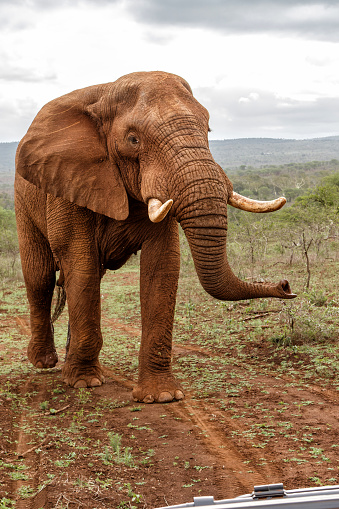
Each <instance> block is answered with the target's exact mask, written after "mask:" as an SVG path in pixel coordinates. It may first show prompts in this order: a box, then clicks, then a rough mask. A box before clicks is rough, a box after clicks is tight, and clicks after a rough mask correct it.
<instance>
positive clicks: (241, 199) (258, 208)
mask: <svg viewBox="0 0 339 509" xmlns="http://www.w3.org/2000/svg"><path fill="white" fill-rule="evenodd" d="M285 203H286V198H284V197H283V196H281V197H280V198H277V199H276V200H272V201H258V200H251V199H250V198H246V196H241V194H238V193H236V192H234V191H233V195H232V196H231V197H230V198H228V204H229V205H232V207H235V208H237V209H241V210H246V211H247V212H259V213H260V212H274V211H275V210H279V209H281V207H283V206H284V205H285Z"/></svg>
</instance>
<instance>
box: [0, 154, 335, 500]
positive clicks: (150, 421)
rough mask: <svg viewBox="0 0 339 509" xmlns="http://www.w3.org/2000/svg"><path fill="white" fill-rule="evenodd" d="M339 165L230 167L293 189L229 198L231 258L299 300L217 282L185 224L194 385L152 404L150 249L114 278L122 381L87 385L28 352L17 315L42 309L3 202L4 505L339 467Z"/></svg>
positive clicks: (180, 317)
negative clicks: (143, 329) (267, 210)
mask: <svg viewBox="0 0 339 509" xmlns="http://www.w3.org/2000/svg"><path fill="white" fill-rule="evenodd" d="M338 166H339V163H338V162H335V161H332V162H328V163H318V165H316V163H308V164H306V165H303V166H302V165H299V164H298V165H285V166H282V167H270V168H263V169H262V170H255V169H253V168H252V169H247V168H244V167H243V168H241V169H239V171H238V172H237V173H232V172H231V174H230V173H229V172H228V173H229V176H230V178H231V180H232V181H233V183H234V188H235V189H236V190H237V191H239V192H240V193H242V194H248V195H250V196H252V197H256V198H259V199H270V198H273V197H276V196H278V195H281V194H287V195H288V204H287V206H285V207H284V208H283V209H282V210H280V211H278V212H276V213H273V214H268V215H266V214H263V215H253V214H247V213H245V212H242V211H238V210H235V209H231V208H229V233H228V257H229V260H230V263H231V266H232V267H233V270H234V272H235V273H236V274H237V275H238V276H239V277H241V278H242V279H247V280H248V281H252V280H253V281H254V280H255V281H266V280H268V281H277V280H278V279H279V278H284V277H285V278H286V279H288V280H289V282H290V284H291V288H292V290H293V291H294V292H295V293H297V294H298V298H297V299H295V300H293V301H279V300H275V299H261V300H257V301H250V300H248V301H241V302H220V301H217V300H215V299H213V298H212V297H210V296H208V295H207V294H206V293H205V292H204V290H203V289H202V288H201V286H200V284H199V281H198V279H197V276H196V274H195V271H194V266H193V262H192V258H191V255H190V251H189V248H188V245H187V242H186V240H185V238H184V235H183V234H182V232H180V242H181V275H180V282H179V290H178V297H177V306H176V317H175V327H174V371H175V375H176V376H177V378H178V379H179V380H180V382H181V383H182V386H183V388H184V390H185V392H186V394H187V395H188V398H187V400H185V401H186V402H183V403H178V404H173V405H165V406H160V405H157V406H153V407H152V408H151V407H150V406H145V405H143V404H135V403H133V402H132V401H131V399H130V387H131V386H132V385H133V383H134V382H135V380H136V373H137V362H138V359H137V356H138V348H139V341H140V322H141V320H140V307H139V290H138V265H139V258H138V256H135V257H133V258H132V259H131V260H130V261H129V262H128V264H127V265H126V266H125V267H123V268H122V269H121V270H120V271H117V272H116V273H115V272H111V273H109V274H107V275H105V276H104V278H103V282H102V292H101V293H102V314H103V320H102V329H103V334H104V346H103V350H102V352H101V361H102V363H103V364H104V366H105V368H106V370H107V373H106V376H107V377H108V379H110V377H111V381H110V382H108V383H107V384H105V385H104V386H103V387H101V388H96V389H81V390H79V391H74V390H72V389H70V388H67V387H66V386H65V385H63V384H62V383H61V375H60V369H58V368H55V369H54V370H50V371H49V372H48V373H46V372H44V371H43V372H41V371H40V372H39V371H37V370H35V369H34V368H32V367H31V366H30V365H29V364H28V362H27V358H26V355H25V350H26V347H27V341H28V335H27V334H28V331H27V330H26V335H25V334H23V333H22V329H20V330H18V328H17V327H18V324H19V325H20V327H21V328H22V327H24V326H25V324H26V328H27V327H28V322H27V314H28V310H27V303H26V300H25V289H24V285H23V282H22V276H21V273H20V268H19V257H18V245H17V238H16V230H15V218H14V212H13V207H12V205H11V203H10V200H9V201H8V202H6V201H3V202H2V208H1V209H0V280H1V286H0V317H1V319H2V327H3V328H1V329H0V331H1V336H0V347H1V352H0V356H1V362H2V374H1V377H2V383H1V385H0V405H1V406H2V408H5V409H6V411H5V412H2V413H0V416H1V419H2V420H1V425H2V427H1V431H0V450H1V457H0V507H2V508H4V509H5V508H10V507H15V504H16V503H17V501H18V500H21V504H22V503H25V501H27V504H28V505H27V507H40V506H41V507H53V508H55V509H61V508H65V507H88V508H93V509H94V508H101V507H120V508H126V509H127V508H147V509H150V508H151V507H157V506H164V505H166V502H168V503H169V504H171V505H172V504H179V503H183V502H189V501H191V499H192V496H199V494H209V495H214V496H215V498H216V499H220V498H226V497H227V496H236V495H241V494H242V493H244V492H245V491H249V490H250V489H251V488H252V487H253V484H258V483H259V484H260V483H263V482H278V481H284V484H285V485H286V487H287V488H296V487H305V486H313V485H317V484H319V485H320V484H322V485H324V484H336V483H338V482H339V475H338V468H339V462H338V457H337V448H338V447H339V439H338V435H337V429H336V426H335V423H334V417H335V415H336V413H335V412H337V410H336V406H335V405H336V403H335V401H336V399H335V397H334V396H333V397H332V393H335V394H337V392H336V391H338V390H339V378H338V374H339V347H338V325H339V316H338V309H339V297H338V283H339V271H338V261H339V259H338V258H339V249H338V247H339V171H338V170H339V168H338ZM274 175H275V176H276V178H275V179H274V178H273V177H274ZM293 179H294V180H293ZM264 188H266V189H264ZM293 190H294V191H293ZM247 191H249V192H247ZM286 191H289V193H288V192H286ZM292 191H293V192H292ZM66 336H67V313H66V312H65V313H64V314H63V315H61V317H60V319H59V320H58V322H57V323H56V324H55V340H56V347H57V350H58V353H59V357H60V358H61V359H62V358H63V353H64V347H65V339H66ZM114 377H115V378H114ZM112 380H113V382H112ZM114 380H115V382H114ZM118 382H119V383H123V384H125V385H124V389H123V390H121V389H120V392H119V389H118V386H117V385H114V384H115V383H118ZM322 391H328V392H327V393H326V397H327V398H328V399H327V400H326V398H325V392H322ZM331 391H332V392H331ZM331 398H332V399H331ZM327 407H328V408H327ZM189 419H191V421H189ZM332 421H333V422H332ZM185 423H186V425H185ZM187 423H188V424H187ZM215 430H217V431H216V432H215ZM213 433H215V434H213ZM194 437H197V438H196V439H194ZM194 440H195V442H194ZM197 440H198V442H197ZM197 443H198V444H199V445H198V447H197V448H195V447H196V444H197ZM203 443H206V444H207V449H208V450H209V451H210V452H209V454H210V455H208V454H207V453H206V449H204V448H203ZM204 451H205V452H204ZM211 451H212V452H211ZM228 462H229V463H228ZM223 476H225V477H223ZM258 476H259V477H258ZM260 476H261V477H260ZM258 478H259V482H258ZM222 479H224V481H223V480H222ZM169 481H170V482H169ZM232 483H233V484H232ZM230 485H233V486H234V491H233V492H232V491H228V492H227V489H228V488H227V487H228V486H230ZM215 486H218V490H219V491H213V489H214V487H215ZM244 486H245V487H246V488H244ZM244 489H245V491H244ZM39 497H40V498H39ZM33 498H34V501H32V502H30V501H31V500H32V499H33ZM22 501H24V502H22ZM47 502H48V503H47ZM29 504H33V505H29ZM20 507H22V505H20Z"/></svg>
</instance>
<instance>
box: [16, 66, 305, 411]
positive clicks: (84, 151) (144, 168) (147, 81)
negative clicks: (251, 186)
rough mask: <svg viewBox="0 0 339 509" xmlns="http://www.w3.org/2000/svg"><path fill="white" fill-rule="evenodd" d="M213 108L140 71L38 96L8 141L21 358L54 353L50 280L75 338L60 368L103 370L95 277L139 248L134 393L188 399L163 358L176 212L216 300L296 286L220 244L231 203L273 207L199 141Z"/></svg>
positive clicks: (170, 316) (175, 263) (45, 358)
mask: <svg viewBox="0 0 339 509" xmlns="http://www.w3.org/2000/svg"><path fill="white" fill-rule="evenodd" d="M208 132H209V114H208V112H207V110H206V109H205V108H204V107H203V106H202V105H201V104H200V103H199V102H198V101H197V100H196V99H195V98H194V96H193V93H192V90H191V88H190V86H189V84H188V83H187V82H186V81H185V80H184V79H182V78H181V77H179V76H177V75H175V74H171V73H167V72H160V71H154V72H153V71H152V72H135V73H132V74H128V75H125V76H122V77H121V78H118V79H117V80H116V81H114V82H111V83H106V84H101V85H95V86H89V87H86V88H83V89H80V90H75V91H73V92H70V93H68V94H66V95H63V96H62V97H60V98H57V99H54V100H52V101H51V102H49V103H47V104H46V105H45V106H44V107H43V108H42V109H41V110H40V111H39V113H38V114H37V116H36V117H35V119H34V120H33V122H32V124H31V126H30V127H29V129H28V131H27V133H26V135H25V136H24V137H23V139H22V140H21V142H20V143H19V146H18V149H17V153H16V177H15V210H16V218H17V230H18V237H19V248H20V256H21V264H22V270H23V275H24V280H25V286H26V292H27V298H28V302H29V306H30V324H31V339H30V342H29V345H28V350H27V354H28V359H29V361H30V362H31V363H32V364H33V365H34V366H35V367H36V368H52V367H53V366H55V365H56V363H57V362H58V356H57V353H56V349H55V345H54V340H53V325H52V323H51V302H52V296H53V291H54V288H55V286H56V279H57V275H56V273H57V272H59V278H58V281H57V284H59V285H62V286H63V287H64V289H65V293H66V296H67V303H68V313H69V335H70V342H69V348H68V353H67V356H66V359H65V362H64V365H63V368H62V378H63V381H64V382H65V383H66V384H68V385H69V386H72V387H74V388H79V387H97V386H100V385H101V384H102V383H103V382H104V376H103V369H102V366H101V364H100V362H99V352H100V349H101V347H102V344H103V339H102V334H101V330H100V281H101V278H102V277H103V275H104V273H105V271H106V270H117V269H119V268H120V267H121V266H122V265H124V264H125V262H126V261H127V260H128V259H129V258H130V256H131V255H132V254H133V253H137V252H138V251H139V250H141V254H140V303H141V317H142V318H141V324H142V334H141V345H140V353H139V369H138V380H137V382H136V386H135V388H134V389H133V393H132V395H133V399H134V400H135V401H140V402H144V403H153V402H158V403H166V402H170V401H173V400H181V399H183V398H184V391H183V389H182V388H181V386H180V385H179V384H178V383H177V381H176V380H175V377H174V375H173V373H172V368H171V357H172V355H171V349H172V330H173V320H174V309H175V301H176V292H177V286H178V278H179V264H180V252H179V236H178V224H180V225H181V227H182V229H183V231H184V233H185V235H186V238H187V239H188V243H189V246H190V250H191V253H192V257H193V260H194V265H195V270H196V272H197V274H198V277H199V280H200V283H201V285H202V286H203V288H204V289H205V290H206V292H208V293H209V294H210V295H212V296H213V297H215V298H216V299H221V300H232V301H233V300H242V299H253V298H260V297H277V298H279V299H292V298H294V297H295V294H293V293H292V292H291V289H290V285H289V283H288V281H287V280H285V279H283V280H281V281H280V282H279V283H264V284H260V283H249V282H244V281H241V280H240V279H239V278H237V277H236V275H235V274H234V273H233V272H232V269H231V268H230V266H229V263H228V259H227V254H226V237H227V204H229V205H232V206H235V207H238V208H241V209H244V210H249V211H254V212H270V211H274V210H277V209H279V208H280V207H282V206H283V204H284V203H285V201H286V200H285V198H283V197H281V198H278V199H276V200H273V201H270V202H255V201H253V200H250V199H248V198H245V197H243V196H241V195H238V194H237V193H236V192H235V191H233V188H232V184H231V182H230V180H229V179H228V177H227V176H226V174H225V172H224V171H223V169H222V168H221V167H220V166H219V165H218V164H217V163H216V162H215V161H214V159H213V157H212V154H211V152H210V150H209V144H208Z"/></svg>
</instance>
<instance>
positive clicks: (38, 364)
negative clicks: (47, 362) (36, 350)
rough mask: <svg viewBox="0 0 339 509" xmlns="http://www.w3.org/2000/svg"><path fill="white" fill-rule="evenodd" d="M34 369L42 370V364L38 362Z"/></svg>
mask: <svg viewBox="0 0 339 509" xmlns="http://www.w3.org/2000/svg"><path fill="white" fill-rule="evenodd" d="M35 367H36V368H38V369H42V368H43V367H44V366H43V364H42V362H41V361H38V362H37V363H36V365H35Z"/></svg>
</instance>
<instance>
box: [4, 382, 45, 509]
mask: <svg viewBox="0 0 339 509" xmlns="http://www.w3.org/2000/svg"><path fill="white" fill-rule="evenodd" d="M37 378H38V380H37ZM35 380H37V383H34V381H35ZM37 389H38V393H37ZM20 393H21V396H22V397H26V398H27V394H28V393H30V394H31V396H30V405H29V407H30V409H31V408H32V406H36V405H38V404H39V403H41V402H42V401H45V400H46V397H47V387H46V381H45V378H44V377H42V376H39V375H36V374H34V375H31V376H30V377H29V378H28V379H27V380H26V382H25V383H24V385H23V386H22V387H21V389H20ZM30 409H26V408H24V409H23V410H22V412H21V414H20V418H19V420H18V426H17V427H18V432H17V437H16V447H15V451H14V454H15V456H16V457H17V458H24V460H25V464H27V466H28V467H29V472H30V475H29V480H27V481H25V480H21V479H18V480H13V485H12V488H13V492H14V493H18V492H19V490H20V489H22V488H24V487H25V486H30V487H31V488H33V489H34V490H37V489H38V486H39V485H40V481H41V464H40V458H41V455H40V452H38V449H39V448H40V447H42V446H44V445H46V443H47V440H48V439H47V438H46V439H45V440H44V441H41V440H40V441H39V442H37V443H35V444H32V436H31V435H30V434H29V433H27V432H26V431H27V430H29V429H35V423H36V419H37V417H36V414H32V412H31V410H30ZM38 495H39V507H42V505H41V504H44V503H45V501H44V497H43V494H42V493H39V494H38ZM35 498H36V497H33V498H25V499H24V500H18V501H17V504H16V507H17V508H18V509H35V508H36V507H38V506H37V505H36V503H37V502H36V500H35Z"/></svg>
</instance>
